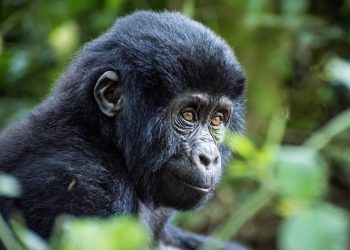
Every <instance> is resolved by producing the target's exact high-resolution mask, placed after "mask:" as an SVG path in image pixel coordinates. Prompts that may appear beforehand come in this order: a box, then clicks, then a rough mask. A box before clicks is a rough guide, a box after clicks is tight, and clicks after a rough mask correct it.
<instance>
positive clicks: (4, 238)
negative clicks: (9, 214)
mask: <svg viewBox="0 0 350 250" xmlns="http://www.w3.org/2000/svg"><path fill="white" fill-rule="evenodd" d="M0 240H1V242H2V244H3V245H4V246H5V248H6V249H11V250H23V247H22V246H21V245H20V244H19V243H18V242H17V240H16V238H15V236H14V235H13V233H12V231H11V229H10V228H9V227H8V226H7V223H6V222H5V220H4V218H3V217H2V216H1V215H0Z"/></svg>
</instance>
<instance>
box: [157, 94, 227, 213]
mask: <svg viewBox="0 0 350 250" xmlns="http://www.w3.org/2000/svg"><path fill="white" fill-rule="evenodd" d="M232 106H233V103H232V101H231V100H230V99H229V98H227V97H225V96H221V97H213V96H210V95H209V94H206V93H189V94H185V95H182V96H179V97H178V98H175V99H174V100H173V101H172V102H171V104H170V105H169V107H168V119H169V120H170V124H171V130H172V131H173V134H174V135H173V136H174V137H175V138H176V139H177V140H176V141H177V144H178V145H179V146H178V147H177V152H176V154H175V155H173V156H172V157H171V158H170V159H169V160H168V161H167V162H166V163H165V164H164V166H163V167H162V169H161V174H160V176H161V177H160V178H161V180H160V182H159V186H158V188H157V190H158V195H157V201H158V202H159V203H160V204H161V205H164V206H170V207H174V208H177V209H190V208H193V207H197V206H200V205H201V204H203V203H204V202H205V201H207V200H208V199H209V198H210V197H211V195H212V193H213V190H214V188H215V187H216V185H217V184H218V182H219V180H220V176H221V172H222V164H221V152H220V150H219V147H220V146H221V144H222V141H223V137H224V132H225V129H226V126H227V125H228V122H229V120H230V116H231V113H232V110H231V109H232Z"/></svg>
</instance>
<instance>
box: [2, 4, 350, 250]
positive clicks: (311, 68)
mask: <svg viewBox="0 0 350 250" xmlns="http://www.w3.org/2000/svg"><path fill="white" fill-rule="evenodd" d="M141 9H143V10H145V9H151V10H164V9H167V10H177V11H181V12H183V13H184V14H186V15H188V16H190V17H192V18H194V19H195V20H198V21H200V22H202V23H203V24H205V25H207V26H208V27H210V28H211V29H213V30H214V31H215V32H216V33H217V34H219V35H220V36H221V37H222V38H224V39H225V40H226V41H227V42H228V43H229V44H230V45H231V46H232V48H233V49H234V51H235V54H236V56H237V57H238V59H239V60H240V62H241V64H242V66H243V68H244V69H245V71H246V75H247V78H248V82H247V84H248V88H247V108H248V111H247V123H246V124H247V129H246V135H247V137H248V138H249V139H250V140H251V141H253V143H254V145H255V146H256V147H257V148H259V147H261V146H262V145H264V143H265V142H266V137H268V136H269V134H270V135H271V134H272V135H273V133H274V131H273V130H274V129H277V130H278V129H280V128H279V127H278V126H277V127H274V124H273V123H274V122H273V121H275V120H276V122H277V121H279V119H278V118H277V119H276V118H275V117H276V114H283V115H282V116H283V119H285V122H286V123H285V124H286V126H285V133H284V135H283V137H282V142H281V143H282V144H292V145H301V144H302V143H303V142H304V141H305V140H307V138H310V136H312V135H313V134H314V133H315V132H316V131H317V130H318V129H319V128H321V127H322V126H323V125H324V124H327V122H329V121H330V120H331V119H332V118H334V117H336V116H337V115H338V114H340V113H341V112H342V111H344V110H346V109H347V108H349V106H350V61H349V60H350V0H188V1H186V0H152V1H151V0H89V1H77V0H60V1H43V0H1V3H0V128H3V127H5V126H7V125H9V124H11V123H13V122H15V121H16V120H18V119H20V118H21V117H23V116H25V115H27V114H28V113H29V112H30V111H31V109H32V108H33V107H34V106H35V105H36V104H37V103H38V102H40V101H41V100H42V99H43V98H44V97H45V96H47V95H48V93H49V92H50V89H51V87H52V86H53V84H54V82H55V80H56V79H57V78H58V77H59V75H60V74H61V73H62V72H63V71H64V69H65V67H66V66H67V65H68V64H69V63H70V60H71V58H72V56H73V55H74V53H76V52H77V50H78V49H79V48H80V47H81V46H82V44H84V43H85V42H87V41H90V40H91V39H93V38H95V37H97V36H98V35H99V34H101V33H102V32H104V31H105V30H106V29H108V28H109V27H110V26H111V25H112V24H113V23H114V21H115V19H116V18H117V17H120V16H123V15H126V14H129V13H131V12H133V11H135V10H141ZM271 121H272V122H271ZM337 124H338V126H342V124H341V122H338V123H337ZM271 131H272V132H271ZM276 133H277V132H276ZM319 152H320V155H321V156H322V157H323V159H324V161H325V164H326V165H327V169H328V175H327V177H328V179H327V183H328V185H329V187H328V191H327V192H325V196H324V201H327V202H329V203H330V204H332V206H334V207H337V209H340V210H341V211H342V213H345V214H346V215H347V216H348V215H349V211H350V132H349V130H344V131H342V132H341V133H339V134H338V135H337V136H335V137H334V138H332V140H331V141H330V142H329V143H327V145H325V146H324V147H322V149H320V150H319ZM233 172H234V171H233ZM258 184H259V181H256V180H254V178H246V177H245V176H244V175H243V177H242V178H237V174H235V173H231V174H230V171H228V174H227V176H226V177H225V178H224V180H223V184H222V185H221V186H220V188H219V189H218V190H217V192H216V195H215V198H214V199H213V201H211V202H210V204H209V205H208V206H207V207H206V208H204V209H202V210H201V211H198V212H195V213H192V212H191V213H185V214H183V215H180V216H179V217H178V218H176V220H177V221H178V224H180V225H181V226H183V227H186V228H188V229H191V230H193V231H196V232H201V233H204V234H213V233H214V234H215V232H216V231H217V230H219V228H220V226H221V225H223V224H225V222H226V220H227V218H229V217H230V216H231V215H232V214H234V213H235V211H237V210H238V209H239V207H240V206H241V204H242V203H244V202H245V201H247V200H249V197H250V194H251V193H252V192H253V191H254V190H255V189H256V187H257V186H258ZM247 197H248V198H247ZM277 203H278V202H277ZM253 205H254V203H253ZM280 207H281V205H278V204H277V205H276V202H275V200H274V199H271V200H269V201H268V202H266V204H264V206H261V209H260V208H259V210H258V211H256V213H252V216H251V217H250V216H249V215H243V216H248V217H249V220H247V221H246V222H244V223H242V227H240V228H239V231H238V233H236V234H235V235H232V238H233V239H236V240H240V241H242V242H244V243H246V244H247V245H248V246H250V247H252V248H253V249H263V250H265V249H266V250H271V249H277V248H278V241H279V240H278V235H279V233H280V230H281V229H280V226H281V221H282V220H283V219H284V218H285V217H284V216H285V213H283V212H281V209H280ZM282 207H283V206H282ZM248 210H249V209H248ZM253 210H254V209H253ZM287 210H288V209H287ZM282 211H283V209H282ZM287 214H288V213H287ZM238 217H239V216H238ZM344 218H345V217H344ZM347 218H348V217H347ZM327 223H332V222H329V221H325V223H324V224H320V225H319V226H320V227H328V226H329V224H327ZM347 238H348V237H347ZM282 244H283V243H282ZM341 245H342V246H343V248H325V249H346V247H345V245H346V244H341ZM290 249H293V248H290ZM294 249H295V248H294ZM300 249H302V248H300ZM303 249H305V248H303ZM310 249H311V248H310Z"/></svg>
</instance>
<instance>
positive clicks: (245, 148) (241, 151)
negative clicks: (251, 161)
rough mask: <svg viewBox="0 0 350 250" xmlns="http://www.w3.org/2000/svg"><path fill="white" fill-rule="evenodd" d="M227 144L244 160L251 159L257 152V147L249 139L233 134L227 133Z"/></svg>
mask: <svg viewBox="0 0 350 250" xmlns="http://www.w3.org/2000/svg"><path fill="white" fill-rule="evenodd" d="M225 142H226V144H227V146H228V147H229V148H230V149H231V150H232V151H233V152H235V153H236V154H238V155H240V156H242V157H243V158H249V157H250V156H252V155H253V154H254V153H255V151H256V148H255V145H254V144H253V143H252V142H251V141H250V140H249V139H248V138H246V137H244V136H241V135H237V134H233V133H231V132H228V133H226V138H225Z"/></svg>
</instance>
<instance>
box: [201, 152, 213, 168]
mask: <svg viewBox="0 0 350 250" xmlns="http://www.w3.org/2000/svg"><path fill="white" fill-rule="evenodd" d="M199 161H200V163H201V164H202V165H204V166H206V167H208V166H209V164H210V162H211V160H210V159H209V158H208V157H207V156H206V155H203V154H200V155H199Z"/></svg>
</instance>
